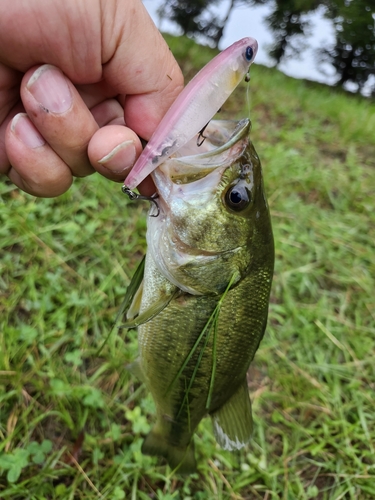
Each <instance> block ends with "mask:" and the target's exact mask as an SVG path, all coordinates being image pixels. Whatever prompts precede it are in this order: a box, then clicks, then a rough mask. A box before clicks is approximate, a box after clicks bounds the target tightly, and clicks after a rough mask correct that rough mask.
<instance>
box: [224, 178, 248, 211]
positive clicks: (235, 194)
mask: <svg viewBox="0 0 375 500" xmlns="http://www.w3.org/2000/svg"><path fill="white" fill-rule="evenodd" d="M225 202H226V204H227V206H228V207H229V208H230V209H231V210H234V211H235V212H242V210H245V208H247V207H248V206H249V205H250V203H251V192H250V191H249V189H248V188H247V187H246V186H244V185H243V184H241V183H238V184H235V185H234V186H232V187H230V188H229V189H228V191H227V192H226V193H225Z"/></svg>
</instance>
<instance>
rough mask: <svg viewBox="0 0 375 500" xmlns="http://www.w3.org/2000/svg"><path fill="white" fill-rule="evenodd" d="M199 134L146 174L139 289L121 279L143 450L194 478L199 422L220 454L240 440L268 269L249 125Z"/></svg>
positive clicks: (248, 429) (248, 419)
mask: <svg viewBox="0 0 375 500" xmlns="http://www.w3.org/2000/svg"><path fill="white" fill-rule="evenodd" d="M205 136H206V137H207V138H206V140H205V142H204V144H203V145H202V147H201V148H200V147H198V146H197V144H196V139H195V140H194V141H192V142H191V144H189V145H188V146H187V147H185V148H184V151H181V155H180V156H179V157H177V156H176V157H174V158H170V159H169V160H167V161H166V162H165V163H163V164H162V165H161V166H159V168H158V169H157V170H156V171H155V172H154V173H153V179H154V182H155V185H156V187H157V191H158V195H159V197H158V199H157V202H158V205H159V211H160V213H159V215H158V217H149V219H148V229H147V243H148V250H147V254H146V260H145V267H144V274H143V280H142V275H141V273H139V275H138V278H137V281H138V287H139V292H138V293H137V292H136V291H134V289H135V283H134V282H133V281H132V285H131V288H132V290H131V296H132V297H133V302H134V303H133V304H132V305H130V309H131V314H130V318H127V320H125V327H131V326H138V339H139V358H138V360H137V361H136V362H134V363H132V365H131V366H130V367H129V369H130V370H131V371H132V372H133V373H134V374H136V375H137V376H139V377H140V378H141V380H142V381H143V382H144V383H145V384H146V386H147V388H148V389H149V390H150V392H151V394H152V397H153V399H154V401H155V405H156V423H155V425H154V427H153V429H152V430H151V432H150V434H149V435H148V436H147V437H146V438H145V441H144V443H143V448H142V451H143V452H144V453H146V454H150V455H158V456H161V457H164V458H165V459H166V460H167V462H168V463H169V465H170V467H171V468H172V469H173V470H176V471H177V472H179V473H182V474H189V473H191V472H193V471H194V470H195V469H196V462H195V457H194V442H193V435H194V433H195V431H196V429H197V426H198V424H199V422H200V421H201V420H202V418H204V417H205V416H207V415H209V416H211V418H212V422H213V427H214V433H215V437H216V439H217V441H218V443H219V444H220V445H221V446H222V447H223V448H224V449H228V450H235V449H240V448H242V447H244V446H245V445H246V444H247V443H248V442H249V441H250V439H251V434H252V429H253V422H252V413H251V402H250V397H249V390H248V386H247V379H246V374H247V371H248V368H249V365H250V363H251V361H252V360H253V358H254V355H255V352H256V350H257V349H258V346H259V343H260V341H261V339H262V337H263V335H264V331H265V328H266V323H267V314H268V303H269V295H270V290H271V283H272V275H273V266H274V244H273V236H272V227H271V220H270V215H269V209H268V205H267V201H266V197H265V193H264V187H263V178H262V169H261V165H260V161H259V158H258V156H257V154H256V152H255V149H254V147H253V145H252V143H251V140H250V122H249V121H248V120H243V121H241V122H238V123H237V122H229V121H228V122H227V121H212V122H210V124H209V126H208V127H207V129H206V130H205ZM151 210H152V209H151ZM141 281H142V282H141ZM135 303H136V304H138V305H137V307H135ZM136 309H137V310H136Z"/></svg>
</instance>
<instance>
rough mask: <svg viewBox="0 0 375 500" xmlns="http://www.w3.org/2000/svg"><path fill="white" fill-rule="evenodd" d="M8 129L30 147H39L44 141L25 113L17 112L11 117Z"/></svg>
mask: <svg viewBox="0 0 375 500" xmlns="http://www.w3.org/2000/svg"><path fill="white" fill-rule="evenodd" d="M10 130H11V131H12V132H13V133H14V134H15V136H16V137H17V138H18V139H19V140H20V141H21V142H23V143H24V144H25V146H27V147H29V148H31V149H35V148H39V147H40V146H43V145H44V144H45V143H46V141H45V140H44V139H43V137H42V136H41V135H40V133H39V132H38V130H37V129H36V128H35V127H34V125H33V123H32V122H31V120H30V118H29V117H28V116H27V114H26V113H18V115H16V116H15V117H14V118H13V120H12V123H11V126H10Z"/></svg>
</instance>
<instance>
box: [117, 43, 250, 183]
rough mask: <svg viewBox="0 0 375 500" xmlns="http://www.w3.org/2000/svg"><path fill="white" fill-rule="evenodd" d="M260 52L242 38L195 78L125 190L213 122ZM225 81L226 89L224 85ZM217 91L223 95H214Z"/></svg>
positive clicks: (182, 93)
mask: <svg viewBox="0 0 375 500" xmlns="http://www.w3.org/2000/svg"><path fill="white" fill-rule="evenodd" d="M257 50H258V42H257V41H256V40H255V39H254V38H251V37H246V38H242V39H241V40H238V41H237V42H235V43H234V44H232V45H231V46H230V47H228V48H227V49H225V50H224V51H222V52H220V53H219V54H218V55H217V56H216V57H214V58H213V59H212V60H211V61H210V62H209V63H208V64H207V65H206V66H204V68H202V69H201V70H200V71H199V72H198V73H197V74H196V75H195V77H194V78H193V79H192V80H191V81H190V82H189V83H188V84H187V85H186V87H185V88H184V89H183V90H182V92H181V93H180V94H179V96H178V97H177V99H176V100H175V101H174V103H173V104H172V105H171V107H170V108H169V110H168V111H167V113H166V114H165V115H164V117H163V119H162V120H161V122H160V123H159V125H158V127H157V129H156V130H155V131H154V133H153V135H152V137H151V139H150V141H149V142H148V144H147V146H146V147H145V149H144V150H143V151H142V153H141V155H140V156H139V158H138V160H137V161H136V163H135V165H134V166H133V168H132V170H131V172H130V173H129V175H128V176H127V178H126V180H125V182H124V186H125V187H126V188H128V189H134V188H135V187H137V186H138V184H139V183H140V182H142V181H143V180H144V179H145V178H146V177H147V176H148V175H149V174H150V173H152V172H153V171H154V170H155V169H156V168H157V167H158V166H159V165H160V164H161V163H162V162H164V161H165V160H166V159H167V158H169V157H170V156H171V155H172V154H173V153H175V152H176V151H178V150H179V149H180V148H181V147H183V146H184V145H185V144H186V143H187V142H189V141H190V139H192V138H193V137H194V136H195V135H196V134H197V133H198V132H199V131H200V130H202V129H203V128H204V127H205V125H206V124H207V123H209V122H210V120H211V119H212V118H213V116H214V115H215V114H216V113H217V111H218V110H219V109H220V107H221V106H222V105H223V104H224V103H225V101H226V100H227V99H228V97H229V96H230V95H231V93H232V92H233V91H234V89H235V88H236V87H237V85H238V84H239V82H240V81H241V80H242V78H243V76H244V75H246V74H248V72H249V68H250V66H251V64H252V62H253V61H254V59H255V56H256V54H257ZM223 79H224V83H225V84H226V85H227V86H225V85H224V86H223V85H222V83H223ZM228 82H229V83H228ZM220 87H223V88H220ZM218 88H219V89H220V92H216V93H215V90H217V89H218ZM211 97H214V98H213V99H212V98H211ZM211 101H212V102H211ZM186 123H187V124H188V129H189V131H188V132H187V131H186V129H187V127H185V125H186ZM192 123H193V124H194V126H192V125H191V124H192ZM185 134H186V135H185Z"/></svg>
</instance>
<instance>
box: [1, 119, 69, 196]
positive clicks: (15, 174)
mask: <svg viewBox="0 0 375 500" xmlns="http://www.w3.org/2000/svg"><path fill="white" fill-rule="evenodd" d="M5 144H6V152H7V155H8V157H9V160H10V163H11V164H12V167H11V169H10V170H9V172H8V176H9V178H10V179H11V181H12V182H14V184H16V185H17V186H18V187H19V188H21V189H23V190H24V191H26V192H28V193H30V194H33V195H35V196H43V197H52V196H58V195H60V194H62V193H64V192H65V191H66V190H67V189H68V188H69V187H70V185H71V183H72V172H71V170H70V169H69V167H68V166H67V165H66V163H65V162H64V161H63V160H62V159H61V158H60V157H59V156H58V155H57V154H56V153H55V152H54V151H53V150H52V149H51V148H50V146H49V145H48V144H47V143H46V141H45V140H44V138H43V136H42V135H41V134H40V133H39V132H38V130H37V129H36V128H35V126H34V125H33V123H32V122H31V120H30V119H29V117H28V116H27V115H26V113H19V114H18V115H16V116H15V117H14V118H13V120H12V121H11V122H10V124H9V125H8V127H7V130H6V134H5Z"/></svg>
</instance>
